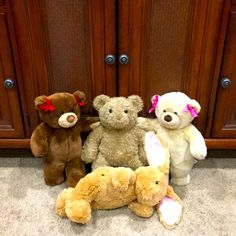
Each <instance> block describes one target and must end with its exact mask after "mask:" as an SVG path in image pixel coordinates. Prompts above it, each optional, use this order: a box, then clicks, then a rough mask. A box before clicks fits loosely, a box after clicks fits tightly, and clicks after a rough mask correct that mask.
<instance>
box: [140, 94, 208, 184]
mask: <svg viewBox="0 0 236 236" xmlns="http://www.w3.org/2000/svg"><path fill="white" fill-rule="evenodd" d="M187 104H190V105H191V106H192V107H193V108H194V109H195V111H196V112H197V113H199V112H200V109H201V108H200V105H199V104H198V103H197V101H195V100H192V99H190V98H189V97H188V96H186V95H185V94H183V93H180V92H172V93H167V94H164V95H162V96H159V101H158V103H157V106H156V108H155V114H156V116H157V119H147V118H141V117H140V118H138V126H139V127H141V128H144V129H146V130H153V131H155V132H156V133H157V134H158V137H161V138H162V140H163V141H164V142H165V143H167V144H168V147H169V151H170V157H171V168H170V174H171V182H172V183H173V184H176V185H186V184H188V183H189V182H190V172H191V169H192V167H193V165H194V164H195V163H196V160H202V159H204V158H205V157H206V155H207V148H206V144H205V141H204V138H203V136H202V135H201V133H200V132H199V131H198V130H197V128H196V127H195V126H194V125H192V124H191V122H192V120H193V117H192V116H191V114H190V112H184V111H183V110H184V108H185V107H186V105H187ZM175 113H177V114H175ZM166 115H168V116H171V119H172V120H171V121H169V122H167V121H165V116H166Z"/></svg>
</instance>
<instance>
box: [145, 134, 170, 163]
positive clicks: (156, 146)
mask: <svg viewBox="0 0 236 236" xmlns="http://www.w3.org/2000/svg"><path fill="white" fill-rule="evenodd" d="M144 148H145V151H146V155H147V160H148V164H149V165H150V166H153V167H160V166H163V165H164V164H165V161H166V153H165V150H164V148H163V146H162V144H161V142H160V140H159V139H158V138H157V136H156V135H155V133H154V132H147V133H146V134H145V144H144Z"/></svg>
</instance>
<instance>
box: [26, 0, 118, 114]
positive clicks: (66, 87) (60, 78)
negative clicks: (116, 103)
mask: <svg viewBox="0 0 236 236" xmlns="http://www.w3.org/2000/svg"><path fill="white" fill-rule="evenodd" d="M27 5H28V9H29V10H28V11H29V19H30V21H31V24H32V28H31V34H32V44H33V48H34V54H35V57H34V59H35V67H36V69H35V70H36V73H37V76H38V78H37V80H38V81H39V82H38V91H39V92H38V93H39V94H51V93H55V92H74V91H75V90H77V89H79V90H82V91H84V92H85V93H86V95H87V98H88V102H89V104H90V106H88V108H87V110H86V113H87V114H89V113H91V112H92V106H91V102H92V100H93V98H94V97H95V96H96V95H98V94H102V93H104V94H108V95H110V96H114V95H116V77H115V76H116V64H113V65H107V64H106V63H105V61H104V59H105V56H106V55H107V54H115V53H116V23H115V0H106V1H103V0H73V1H67V0H61V1H57V0H35V1H27Z"/></svg>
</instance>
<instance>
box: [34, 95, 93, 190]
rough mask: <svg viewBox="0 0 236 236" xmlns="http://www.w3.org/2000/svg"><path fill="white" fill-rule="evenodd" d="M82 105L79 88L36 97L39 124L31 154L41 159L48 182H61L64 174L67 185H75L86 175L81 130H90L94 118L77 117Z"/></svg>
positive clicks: (83, 100)
mask: <svg viewBox="0 0 236 236" xmlns="http://www.w3.org/2000/svg"><path fill="white" fill-rule="evenodd" d="M84 105H85V94H84V93H83V92H80V91H76V92H74V93H73V94H70V93H55V94H52V95H50V96H48V97H46V96H44V95H43V96H39V97H37V98H36V99H35V107H36V109H37V111H38V112H39V116H40V118H41V120H42V123H41V124H40V125H39V126H38V127H36V129H35V130H34V132H33V134H32V136H31V140H30V147H31V151H32V153H33V154H34V156H36V157H42V158H43V169H44V179H45V182H46V184H48V185H56V184H60V183H62V182H63V181H64V180H65V176H66V178H67V183H68V185H69V186H72V187H74V186H75V185H76V184H77V182H78V181H79V179H80V178H81V177H83V176H84V175H85V168H84V164H83V162H82V161H81V158H80V156H81V149H82V144H81V138H80V132H81V131H87V130H89V124H90V123H92V122H95V121H96V120H97V119H95V118H94V120H93V118H90V119H84V120H81V119H80V106H84Z"/></svg>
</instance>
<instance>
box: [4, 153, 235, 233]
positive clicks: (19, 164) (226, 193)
mask: <svg viewBox="0 0 236 236" xmlns="http://www.w3.org/2000/svg"><path fill="white" fill-rule="evenodd" d="M25 155H28V152H27V151H26V153H24V155H22V154H19V155H18V158H13V157H11V158H9V157H8V156H14V155H12V154H11V153H10V152H7V151H2V152H0V157H1V158H0V179H1V182H0V216H1V222H0V235H1V236H8V235H9V236H15V235H18V236H23V235H27V236H28V235H29V236H33V235H40V236H44V235H47V236H57V235H68V236H73V235H99V236H100V235H105V236H109V235H125V236H126V235H130V236H131V235H132V236H136V235H145V236H146V235H162V236H163V235H178V236H180V235H183V236H188V235H199V236H200V235H201V236H202V235H208V236H214V235H220V236H221V235H222V236H223V235H225V236H226V235H227V236H228V235H229V236H231V235H232V236H235V235H236V152H235V151H226V153H225V154H222V153H214V154H213V155H211V157H210V158H208V159H206V160H204V161H201V162H199V163H198V164H196V165H195V167H194V169H193V171H192V181H191V184H190V185H188V186H187V187H178V188H175V190H176V192H178V194H179V195H180V196H181V198H182V200H183V203H184V214H183V219H182V222H181V223H180V224H179V225H178V226H177V227H176V228H175V229H174V230H172V231H170V230H167V229H165V228H164V227H163V226H162V225H161V224H160V223H159V220H158V218H157V215H156V214H154V215H153V216H152V217H151V218H149V219H143V218H139V217H137V216H135V215H134V214H132V213H131V212H130V211H129V209H127V208H126V207H123V208H120V209H117V210H109V211H108V210H107V211H97V212H93V214H92V220H91V221H90V222H89V223H88V224H87V225H78V224H75V223H72V222H70V221H69V220H68V219H61V218H60V217H58V216H57V215H56V214H55V210H54V203H55V199H56V197H57V195H58V193H60V191H61V190H62V189H63V188H65V185H64V184H63V185H60V186H56V187H48V186H46V185H45V184H44V182H43V178H42V169H41V168H42V165H41V160H40V159H36V158H26V157H22V156H25ZM28 156H30V155H28ZM212 156H213V157H212ZM214 156H215V157H216V156H217V158H214ZM222 156H226V157H224V158H221V157H222ZM227 156H234V158H227Z"/></svg>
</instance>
